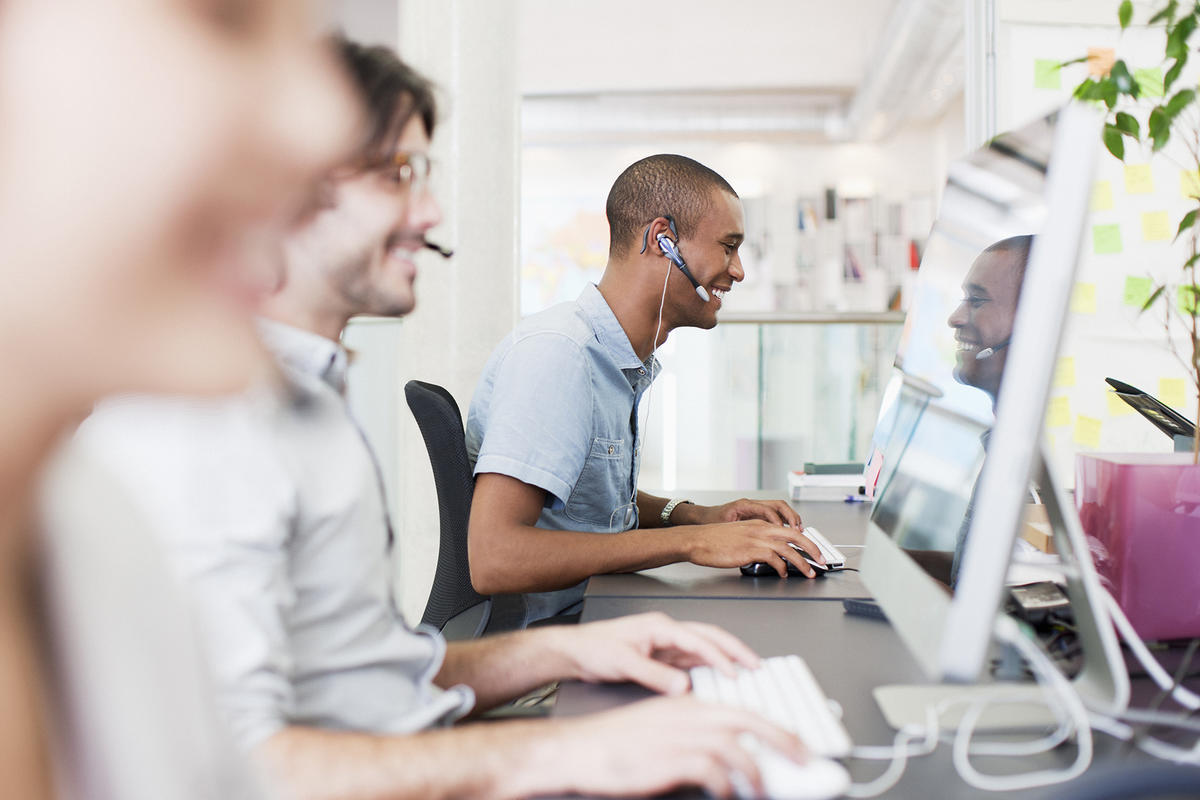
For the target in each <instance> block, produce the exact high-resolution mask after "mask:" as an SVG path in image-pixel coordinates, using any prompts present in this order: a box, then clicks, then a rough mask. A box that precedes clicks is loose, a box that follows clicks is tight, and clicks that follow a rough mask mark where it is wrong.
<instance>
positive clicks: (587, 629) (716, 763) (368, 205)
mask: <svg viewBox="0 0 1200 800" xmlns="http://www.w3.org/2000/svg"><path fill="white" fill-rule="evenodd" d="M340 50H341V55H342V59H343V61H344V63H345V64H346V66H347V67H348V69H349V72H350V73H351V77H352V78H353V80H354V84H355V85H356V86H357V88H358V89H359V90H360V91H361V93H362V95H363V98H364V100H365V101H366V104H367V110H368V117H369V122H370V123H371V130H370V131H369V136H368V137H366V141H365V142H364V144H363V145H362V147H361V148H360V151H359V152H358V153H357V154H356V155H355V157H353V158H352V159H349V160H348V161H347V163H346V164H345V165H344V166H343V167H342V168H339V169H336V170H334V171H333V172H331V173H330V174H329V175H328V176H327V178H326V181H325V184H324V186H323V187H322V188H323V191H322V192H321V198H320V202H319V204H318V206H317V207H316V208H314V209H312V210H311V212H310V214H309V215H308V217H307V218H306V219H304V220H303V221H302V222H301V223H300V224H299V225H298V227H297V228H296V230H294V231H293V232H292V233H291V234H289V235H288V237H287V238H286V240H285V242H284V261H285V267H286V269H285V273H286V281H285V282H284V283H283V285H282V286H281V287H280V288H279V289H278V291H277V292H276V293H275V294H273V295H272V296H270V297H269V298H267V299H266V300H265V301H264V303H263V304H262V314H263V317H264V319H263V323H262V328H261V331H262V336H263V339H264V342H265V344H266V346H267V349H268V350H269V351H271V353H272V355H273V356H274V357H275V361H276V362H277V364H278V368H279V373H280V378H282V380H283V383H284V385H285V391H284V392H282V395H283V396H282V397H279V396H278V395H279V394H280V393H278V392H276V393H272V392H270V391H268V390H266V389H264V390H262V391H258V392H255V393H252V394H250V395H248V396H243V397H237V398H232V399H229V400H223V401H191V402H187V403H178V402H172V403H167V402H163V401H154V400H131V401H127V402H126V403H125V404H123V405H117V406H114V407H111V408H108V409H105V410H103V411H101V412H100V413H99V414H98V415H97V416H96V417H94V418H93V419H92V420H90V421H89V423H88V424H87V426H86V428H85V431H84V434H83V436H84V441H85V443H90V444H92V445H93V450H94V451H95V452H96V453H97V454H98V455H101V456H103V457H105V458H106V460H107V462H108V464H109V466H110V467H111V468H112V469H113V471H114V472H115V473H116V474H117V476H118V477H119V478H122V479H124V480H125V481H126V483H127V485H128V486H129V487H130V488H132V489H133V490H134V494H135V495H136V496H137V497H140V498H141V499H142V500H143V501H144V503H145V510H146V511H147V512H148V513H149V515H150V517H151V520H152V521H153V522H155V523H156V526H157V527H158V528H160V529H161V530H162V532H163V534H164V539H165V541H166V544H167V547H168V552H169V554H170V556H171V558H172V561H173V562H174V564H175V565H176V566H178V567H179V569H180V571H181V573H182V574H183V576H184V578H185V580H186V582H187V584H188V586H189V588H190V589H192V590H193V594H194V596H195V599H196V601H197V602H196V606H197V610H198V612H199V614H198V616H199V618H200V622H201V629H202V630H203V631H204V633H205V634H206V638H207V639H208V642H207V644H208V645H209V647H208V651H209V655H210V660H211V661H212V663H213V666H214V670H215V672H216V677H217V683H218V700H219V702H220V705H221V708H222V710H223V711H224V712H225V714H226V716H227V717H228V718H229V720H230V722H231V723H232V727H233V730H234V733H235V736H236V737H237V739H238V741H239V743H240V744H241V745H242V746H243V747H244V748H245V749H246V750H248V751H250V752H251V753H252V754H253V755H254V756H255V758H256V760H257V762H258V763H259V764H260V765H261V766H263V767H264V768H265V772H266V774H267V775H268V777H269V778H270V779H272V781H273V782H274V783H275V785H276V788H277V789H279V790H281V791H280V792H279V794H280V795H281V796H287V797H311V798H325V797H340V798H351V799H353V798H379V797H389V798H421V799H422V800H426V798H450V797H454V798H472V797H488V798H494V797H511V798H520V797H527V796H543V795H552V794H553V795H557V794H564V793H580V794H600V795H604V796H621V795H645V794H657V793H660V792H663V791H666V790H668V789H671V788H675V787H678V786H684V785H692V786H701V787H703V788H706V789H708V790H709V791H711V792H713V793H714V794H716V795H719V796H728V795H729V794H730V793H731V791H732V788H731V786H732V784H731V783H730V774H731V773H732V772H738V773H742V774H745V775H746V776H747V777H748V778H749V779H750V781H751V783H752V784H753V785H754V786H755V787H756V788H761V779H760V777H759V772H758V769H757V767H756V766H755V762H754V761H753V760H752V758H751V756H750V755H749V754H748V752H747V751H746V749H745V743H744V741H743V739H742V738H741V737H743V736H744V734H751V735H752V736H754V737H757V738H758V739H759V740H760V741H761V742H764V743H766V744H767V745H769V746H770V747H772V748H774V749H777V750H778V751H780V752H781V753H783V754H785V755H786V756H788V757H791V758H802V757H803V753H802V747H801V745H800V744H799V741H798V740H797V739H796V738H795V737H793V736H791V735H790V734H788V733H785V732H783V731H781V730H780V729H779V728H777V727H775V726H774V725H772V724H770V723H768V722H767V721H766V720H764V719H761V718H758V717H756V716H755V715H751V714H746V713H744V712H742V711H739V710H735V709H732V708H726V707H721V706H714V705H707V704H703V703H700V702H699V701H696V700H694V699H693V698H691V697H688V696H683V697H668V698H660V699H653V700H648V701H645V702H642V703H635V704H632V705H629V706H625V707H623V708H621V709H617V710H615V711H611V712H607V713H604V714H597V715H590V716H583V717H577V718H572V719H561V720H558V719H554V720H544V719H532V720H517V721H507V722H491V723H487V724H467V725H454V723H455V722H456V721H457V720H459V719H460V718H462V717H463V716H465V715H467V714H471V713H475V712H477V711H480V710H485V709H487V708H490V707H493V706H496V705H499V704H502V703H504V702H506V701H508V700H510V699H512V698H514V697H517V696H520V695H521V694H523V693H525V692H527V691H529V690H530V689H533V688H535V687H538V686H541V685H544V684H546V683H549V682H552V681H555V680H560V679H579V680H585V681H634V682H637V683H641V684H643V685H645V686H647V687H648V688H650V689H652V690H654V691H658V692H661V693H664V694H671V695H680V694H683V693H685V692H686V690H687V688H688V685H689V684H688V676H687V672H686V671H685V670H686V668H688V667H690V666H692V665H696V664H702V663H703V664H713V665H715V666H716V667H718V668H720V669H723V670H724V671H727V672H728V671H730V670H731V669H732V667H733V665H734V664H740V665H743V666H754V665H756V664H757V663H758V659H757V658H756V657H755V655H754V654H753V653H752V652H751V651H749V649H748V648H746V646H745V645H744V644H742V643H741V642H739V641H738V640H737V639H736V638H734V637H733V636H731V635H730V634H728V633H726V632H724V631H722V630H720V629H718V628H715V627H713V626H709V625H700V624H694V623H679V622H675V621H673V620H671V619H669V618H667V617H665V616H664V615H660V614H659V615H640V616H634V617H625V618H623V619H618V620H612V621H609V622H603V623H597V624H592V625H578V626H574V625H572V626H549V627H544V628H540V629H536V630H529V631H521V632H518V633H515V634H509V635H504V636H495V637H488V638H486V639H481V640H476V641H471V642H453V643H449V644H448V643H447V642H446V641H445V640H444V639H442V637H441V635H440V634H438V633H436V632H432V631H429V630H414V629H412V628H410V627H409V626H408V625H407V624H406V623H405V621H404V620H403V618H402V617H401V616H400V615H399V613H398V612H397V611H396V609H395V607H394V605H393V602H392V595H391V588H392V587H391V581H390V571H391V570H390V566H389V557H388V556H389V553H390V550H391V546H392V541H391V530H390V525H389V524H388V521H387V512H386V503H385V502H384V500H383V496H382V491H381V486H380V483H379V480H378V473H377V471H376V466H375V463H374V456H373V453H372V452H371V450H370V447H369V446H368V445H367V443H366V441H365V439H364V438H363V437H362V435H361V432H360V431H359V429H358V427H357V425H356V424H355V422H354V420H353V418H352V417H351V415H350V413H349V410H348V408H347V407H346V402H345V398H344V395H343V393H344V389H345V383H344V380H345V372H346V363H347V362H346V357H347V356H346V351H345V350H344V349H343V348H342V347H341V345H340V344H339V338H340V335H341V332H342V329H343V328H344V327H345V325H346V323H347V322H348V320H349V319H350V317H352V316H354V315H355V314H360V313H372V314H382V315H390V316H403V315H404V314H406V313H408V312H409V311H411V310H412V308H413V306H414V303H415V296H414V294H413V280H414V277H415V271H416V267H415V260H414V254H415V253H416V252H418V251H419V250H421V249H423V248H425V247H427V246H428V242H427V241H426V239H425V234H426V232H427V231H428V230H429V229H431V228H433V227H434V226H436V225H437V224H438V222H439V221H440V218H441V214H440V210H439V208H438V206H437V202H436V201H435V200H434V198H433V196H432V195H431V194H430V192H429V188H428V182H427V176H428V165H429V161H428V158H427V151H428V147H429V139H430V136H431V134H432V132H433V127H434V118H435V114H434V101H433V94H432V89H431V87H430V85H429V84H428V82H427V81H426V80H425V79H424V78H422V77H421V76H419V75H417V74H416V73H415V72H413V71H412V70H411V69H409V68H408V67H407V66H405V65H404V64H402V63H401V62H399V61H398V60H397V59H396V58H395V56H394V55H392V54H391V53H390V52H388V51H386V50H384V49H382V48H369V49H366V48H362V47H358V46H356V45H354V44H352V43H348V42H342V43H340Z"/></svg>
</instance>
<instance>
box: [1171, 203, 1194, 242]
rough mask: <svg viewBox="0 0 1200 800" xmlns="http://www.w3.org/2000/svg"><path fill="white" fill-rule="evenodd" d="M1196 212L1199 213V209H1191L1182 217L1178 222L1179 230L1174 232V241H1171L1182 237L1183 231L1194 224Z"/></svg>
mask: <svg viewBox="0 0 1200 800" xmlns="http://www.w3.org/2000/svg"><path fill="white" fill-rule="evenodd" d="M1197 211H1200V209H1193V210H1191V211H1189V212H1188V213H1186V214H1184V215H1183V219H1181V220H1179V230H1177V231H1176V232H1175V239H1172V240H1171V241H1175V240H1176V239H1178V238H1179V237H1180V236H1182V235H1183V232H1184V231H1186V230H1187V229H1188V228H1190V227H1192V226H1193V225H1195V224H1196V213H1197Z"/></svg>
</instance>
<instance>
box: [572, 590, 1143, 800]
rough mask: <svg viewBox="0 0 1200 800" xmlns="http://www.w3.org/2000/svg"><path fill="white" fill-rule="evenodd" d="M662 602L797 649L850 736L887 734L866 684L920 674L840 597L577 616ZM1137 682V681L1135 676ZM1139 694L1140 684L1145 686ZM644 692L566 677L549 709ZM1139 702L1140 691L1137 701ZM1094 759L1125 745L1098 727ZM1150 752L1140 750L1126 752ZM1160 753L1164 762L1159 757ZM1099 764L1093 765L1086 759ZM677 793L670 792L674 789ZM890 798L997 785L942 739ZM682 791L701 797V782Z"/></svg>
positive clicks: (1025, 765)
mask: <svg viewBox="0 0 1200 800" xmlns="http://www.w3.org/2000/svg"><path fill="white" fill-rule="evenodd" d="M649 610H659V611H664V612H666V613H667V614H669V615H671V616H672V617H675V618H676V619H684V620H695V621H702V622H709V623H712V624H716V625H720V626H722V627H724V628H727V629H728V630H730V631H733V632H734V633H736V634H737V635H739V636H740V637H742V639H744V640H745V641H746V643H747V644H749V645H750V646H751V647H752V648H754V650H755V651H757V652H758V653H759V654H760V655H763V656H774V655H784V654H787V653H797V654H799V655H800V656H802V657H803V658H804V659H805V660H806V661H807V662H808V664H809V665H810V666H811V667H812V670H813V673H814V674H815V675H816V677H817V680H818V682H819V683H820V684H821V687H822V688H823V689H824V690H825V693H826V694H827V695H828V696H829V697H831V698H833V699H834V700H837V701H838V702H839V703H841V705H842V708H843V710H844V716H843V721H844V723H845V725H846V728H847V730H849V732H850V736H851V738H852V739H853V740H854V742H855V744H859V745H881V744H889V743H891V741H892V736H893V733H892V731H891V729H890V728H888V726H887V723H886V722H885V721H884V719H883V715H882V714H881V713H880V712H879V709H878V707H877V706H876V705H875V700H874V698H873V697H872V696H871V692H870V689H871V687H874V686H877V685H881V684H888V683H927V682H928V681H926V680H925V679H924V677H923V675H922V674H921V671H920V669H919V667H918V666H917V664H916V662H914V661H913V660H912V658H911V657H910V656H909V654H908V651H907V650H906V649H905V647H904V645H903V644H902V643H901V641H900V638H899V636H898V635H897V634H896V633H895V631H893V630H892V628H891V626H890V625H888V624H887V623H885V622H882V621H878V620H874V619H870V618H863V617H856V616H848V615H846V614H845V613H844V612H843V611H842V606H841V604H840V603H812V602H807V603H783V602H769V603H765V602H759V601H756V600H748V599H734V598H720V599H718V598H710V599H704V600H699V599H695V598H662V597H657V598H653V599H648V598H633V597H630V598H616V597H595V598H589V599H587V600H586V601H585V603H584V611H583V619H582V621H583V622H590V621H595V620H601V619H611V618H613V617H620V616H624V615H626V614H635V613H639V612H643V611H649ZM1142 683H1144V682H1142ZM1142 688H1143V691H1142V692H1140V693H1139V694H1141V695H1142V696H1145V694H1146V693H1147V692H1146V691H1144V690H1145V687H1144V686H1143V687H1142ZM646 696H648V692H646V691H645V690H643V689H640V688H638V687H635V686H631V685H591V684H582V683H565V684H563V685H562V687H561V688H560V689H559V694H558V700H557V703H556V704H555V708H554V711H553V714H554V716H572V715H575V714H581V713H586V712H592V711H601V710H604V709H607V708H611V707H613V706H615V705H621V704H624V703H627V702H631V701H633V700H638V699H641V698H644V697H646ZM1143 702H1144V701H1143ZM1095 750H1096V756H1095V761H1100V762H1102V761H1109V762H1110V763H1112V762H1115V761H1116V760H1117V759H1118V758H1120V757H1121V755H1122V752H1123V751H1122V745H1121V744H1120V743H1119V742H1117V741H1115V740H1113V739H1111V738H1109V737H1107V736H1104V735H1102V734H1096V735H1095ZM1074 756H1075V750H1074V748H1070V747H1067V748H1059V749H1057V750H1054V751H1052V752H1050V753H1044V754H1041V755H1039V756H1037V757H1034V758H1028V759H1022V760H1019V761H1018V760H1017V759H1011V758H1008V759H1000V758H982V757H977V758H975V759H973V763H974V764H975V765H976V766H977V768H979V769H981V770H984V771H987V772H998V773H999V772H1003V771H1005V770H1006V769H1007V770H1009V771H1016V770H1020V771H1025V770H1028V769H1034V768H1040V769H1052V768H1053V769H1058V768H1063V767H1065V766H1067V765H1068V764H1069V763H1070V762H1071V761H1072V760H1073V759H1074ZM1130 758H1135V759H1137V760H1139V761H1145V760H1147V759H1148V757H1146V756H1142V755H1141V754H1140V753H1135V754H1134V755H1132V756H1130ZM886 763H887V762H881V761H849V762H847V768H848V769H849V770H850V774H851V775H852V776H853V778H854V780H855V781H856V782H865V781H867V780H871V779H873V778H875V777H877V776H878V775H879V774H881V773H882V771H883V769H884V768H885V766H886ZM1160 763H1161V762H1160ZM1096 768H1100V769H1103V766H1102V765H1095V766H1094V767H1093V769H1096ZM1063 788H1064V787H1063V785H1058V786H1050V787H1045V788H1043V789H1036V790H1029V791H1026V792H1021V793H1015V794H1013V795H1005V796H1020V797H1022V798H1050V797H1055V796H1058V795H1060V794H1061V793H1062V790H1063ZM672 796H673V797H674V795H672ZM883 796H884V797H887V798H913V799H914V800H916V799H917V798H920V800H928V799H929V798H956V799H957V798H985V797H993V798H994V797H996V796H997V793H994V792H984V791H980V790H977V789H973V788H971V787H970V786H967V785H966V784H964V783H962V781H961V780H960V779H959V778H958V776H957V774H956V773H955V771H954V767H953V764H952V763H951V749H950V746H949V745H948V744H945V743H943V744H941V745H940V746H939V747H938V749H937V750H935V751H934V752H933V753H932V754H931V755H929V756H924V757H921V758H916V759H912V760H910V761H909V762H908V766H907V768H906V770H905V773H904V777H903V778H901V780H900V782H899V783H898V784H897V785H896V786H895V787H893V788H892V790H891V791H889V792H887V793H885V794H884V795H883ZM680 797H688V798H691V797H696V798H699V797H702V795H701V794H700V793H699V792H694V793H691V794H686V793H684V794H681V795H680Z"/></svg>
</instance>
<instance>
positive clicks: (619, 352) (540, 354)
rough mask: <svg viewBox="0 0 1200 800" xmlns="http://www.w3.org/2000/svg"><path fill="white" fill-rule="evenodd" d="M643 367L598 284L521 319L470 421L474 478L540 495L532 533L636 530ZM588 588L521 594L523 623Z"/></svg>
mask: <svg viewBox="0 0 1200 800" xmlns="http://www.w3.org/2000/svg"><path fill="white" fill-rule="evenodd" d="M658 368H659V367H658V362H657V360H656V359H655V358H654V356H653V355H652V356H650V358H649V359H647V360H646V361H645V362H643V361H641V360H640V359H639V358H638V357H637V354H636V353H634V351H633V346H632V345H630V343H629V339H628V337H626V336H625V331H624V329H623V328H622V327H621V323H619V322H618V321H617V318H616V316H615V315H614V314H613V312H612V309H610V308H609V307H608V303H607V302H605V300H604V297H603V296H602V295H601V294H600V291H599V290H598V289H597V288H596V287H595V286H594V285H590V284H589V285H588V286H587V288H585V289H584V290H583V292H582V293H581V294H580V295H579V299H578V300H576V301H575V302H573V303H562V304H560V305H557V306H554V307H552V308H549V309H547V310H545V311H543V312H541V313H539V314H534V315H533V316H530V317H527V318H526V319H524V320H522V321H521V323H520V324H519V325H518V326H517V327H516V329H515V330H513V332H512V333H510V334H509V335H508V336H506V337H505V338H504V340H503V341H501V342H500V344H499V345H498V346H497V347H496V350H495V351H494V352H493V353H492V355H491V358H489V359H488V362H487V364H486V365H485V366H484V368H483V376H482V377H481V378H480V379H479V385H478V387H476V389H475V396H474V398H472V400H471V409H470V412H469V414H468V415H467V453H468V455H469V456H470V458H471V462H472V464H473V465H474V470H475V474H476V475H479V474H480V473H483V472H495V473H500V474H502V475H510V476H512V477H514V478H516V479H517V480H519V481H521V482H523V483H527V484H530V485H531V486H537V487H538V488H540V489H544V490H545V491H546V505H545V506H544V507H543V508H542V513H541V516H540V517H539V519H538V527H540V528H548V529H552V530H568V531H590V532H595V533H616V532H619V531H625V530H629V529H630V528H635V527H637V524H638V520H637V506H636V504H635V503H634V499H635V493H636V489H637V476H638V468H639V466H640V464H641V433H640V431H639V430H638V427H639V426H638V417H637V407H638V403H639V401H640V400H641V397H642V393H643V392H644V391H645V390H646V388H647V387H648V386H649V385H650V383H651V382H652V381H653V380H654V377H655V376H656V375H657V374H658ZM585 585H586V581H585V582H583V583H580V584H578V585H576V586H573V587H571V588H570V589H563V590H561V591H555V592H540V593H537V594H531V595H527V601H528V603H529V614H528V615H527V618H526V623H529V622H532V621H534V620H536V619H543V618H545V617H550V616H553V615H555V614H559V613H563V612H564V611H570V610H571V607H572V606H574V605H575V604H577V603H578V602H579V601H580V600H581V599H582V598H583V590H584V587H585Z"/></svg>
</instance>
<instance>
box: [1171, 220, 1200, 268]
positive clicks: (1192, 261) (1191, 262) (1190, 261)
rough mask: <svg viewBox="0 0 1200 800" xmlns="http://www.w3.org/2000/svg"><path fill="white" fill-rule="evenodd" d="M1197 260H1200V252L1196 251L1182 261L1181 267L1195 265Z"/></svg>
mask: <svg viewBox="0 0 1200 800" xmlns="http://www.w3.org/2000/svg"><path fill="white" fill-rule="evenodd" d="M1193 213H1194V212H1193ZM1176 238H1178V237H1176ZM1197 261H1200V253H1196V255H1194V256H1192V257H1191V258H1189V259H1188V260H1187V261H1185V262H1183V269H1189V268H1191V267H1194V266H1196V262H1197Z"/></svg>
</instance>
